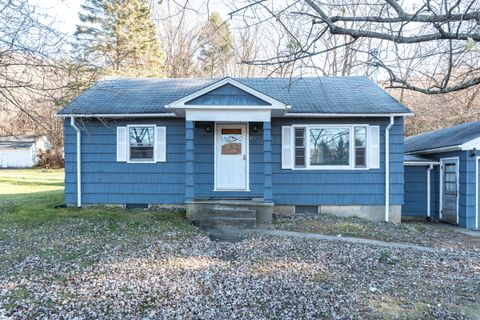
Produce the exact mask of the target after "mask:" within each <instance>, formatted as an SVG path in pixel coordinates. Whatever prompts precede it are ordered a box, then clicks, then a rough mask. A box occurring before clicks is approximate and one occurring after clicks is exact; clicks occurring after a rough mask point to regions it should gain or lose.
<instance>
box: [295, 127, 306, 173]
mask: <svg viewBox="0 0 480 320" xmlns="http://www.w3.org/2000/svg"><path fill="white" fill-rule="evenodd" d="M295 167H305V128H295Z"/></svg>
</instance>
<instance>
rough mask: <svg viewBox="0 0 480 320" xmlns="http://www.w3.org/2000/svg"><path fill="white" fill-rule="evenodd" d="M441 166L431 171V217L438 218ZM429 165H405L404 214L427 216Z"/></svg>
mask: <svg viewBox="0 0 480 320" xmlns="http://www.w3.org/2000/svg"><path fill="white" fill-rule="evenodd" d="M438 169H439V166H434V167H433V169H432V170H431V172H430V217H431V218H433V219H438V205H439V201H438V199H439V192H438V186H439V181H438V179H439V173H438V172H439V170H438ZM427 171H428V166H405V204H404V205H403V207H402V215H403V216H416V217H427Z"/></svg>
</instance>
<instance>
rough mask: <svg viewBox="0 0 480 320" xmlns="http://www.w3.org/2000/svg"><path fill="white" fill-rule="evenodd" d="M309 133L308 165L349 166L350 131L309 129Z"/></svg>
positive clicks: (346, 129)
mask: <svg viewBox="0 0 480 320" xmlns="http://www.w3.org/2000/svg"><path fill="white" fill-rule="evenodd" d="M309 131H310V132H309V135H310V140H309V141H310V165H312V166H318V165H330V166H337V165H338V166H340V165H344V166H348V165H349V163H350V152H349V144H350V143H349V140H350V129H348V128H311V129H310V130H309Z"/></svg>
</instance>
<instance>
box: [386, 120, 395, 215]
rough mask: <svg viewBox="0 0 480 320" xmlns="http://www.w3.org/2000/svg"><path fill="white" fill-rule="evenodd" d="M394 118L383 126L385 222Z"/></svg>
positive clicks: (387, 211)
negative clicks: (391, 131)
mask: <svg viewBox="0 0 480 320" xmlns="http://www.w3.org/2000/svg"><path fill="white" fill-rule="evenodd" d="M394 123H395V118H394V117H393V116H390V123H389V124H388V126H387V127H386V128H385V222H388V216H389V212H390V129H391V128H392V127H393V124H394Z"/></svg>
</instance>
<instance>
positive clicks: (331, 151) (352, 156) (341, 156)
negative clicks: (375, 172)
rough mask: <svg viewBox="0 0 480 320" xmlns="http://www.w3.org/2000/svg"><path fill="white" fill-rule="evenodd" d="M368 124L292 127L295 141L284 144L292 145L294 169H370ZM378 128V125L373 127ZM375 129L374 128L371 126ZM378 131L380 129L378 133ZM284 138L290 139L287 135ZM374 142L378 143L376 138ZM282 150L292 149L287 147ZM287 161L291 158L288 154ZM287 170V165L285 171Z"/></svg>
mask: <svg viewBox="0 0 480 320" xmlns="http://www.w3.org/2000/svg"><path fill="white" fill-rule="evenodd" d="M369 127H370V126H369V125H363V124H355V125H352V124H347V125H344V124H339V125H293V126H292V135H291V136H292V140H293V141H292V142H288V141H286V138H285V140H284V141H282V143H284V144H290V145H292V146H293V148H291V149H293V151H292V160H293V161H292V162H293V166H292V167H293V168H292V169H312V170H315V169H325V170H336V169H370V168H377V167H376V166H373V167H371V166H369V161H370V160H369V158H370V153H369V147H373V148H376V150H377V152H378V150H379V148H378V146H376V145H374V146H370V143H371V141H369V139H370V138H369V136H370V132H372V130H369ZM374 127H376V126H374ZM372 128H373V127H372ZM377 132H378V130H377ZM285 137H288V136H287V135H285ZM372 141H373V143H378V141H379V139H378V137H376V138H375V139H372ZM282 150H289V148H284V149H282ZM282 158H285V159H288V155H285V156H284V157H282ZM287 168H288V167H286V166H284V169H287Z"/></svg>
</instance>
